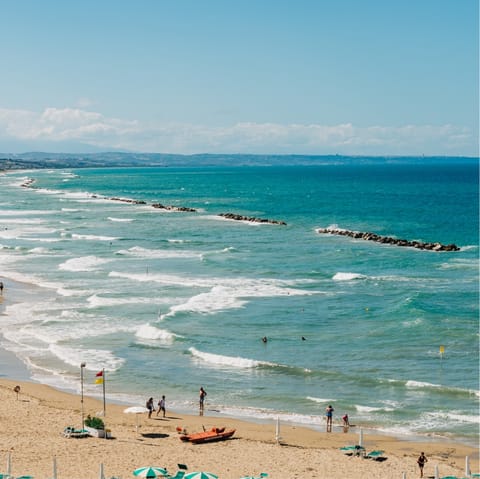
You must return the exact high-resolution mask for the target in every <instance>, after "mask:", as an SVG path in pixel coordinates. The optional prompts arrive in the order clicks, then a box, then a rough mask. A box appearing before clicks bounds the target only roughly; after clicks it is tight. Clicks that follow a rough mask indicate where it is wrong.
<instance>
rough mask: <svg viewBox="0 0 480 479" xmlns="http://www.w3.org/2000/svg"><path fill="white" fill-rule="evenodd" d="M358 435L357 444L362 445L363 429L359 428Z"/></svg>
mask: <svg viewBox="0 0 480 479" xmlns="http://www.w3.org/2000/svg"><path fill="white" fill-rule="evenodd" d="M358 436H359V438H358V445H359V446H360V447H363V429H362V428H360V432H359V433H358Z"/></svg>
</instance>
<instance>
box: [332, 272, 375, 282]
mask: <svg viewBox="0 0 480 479" xmlns="http://www.w3.org/2000/svg"><path fill="white" fill-rule="evenodd" d="M366 278H367V276H365V275H364V274H360V273H335V274H334V275H333V277H332V279H333V281H353V280H356V279H366Z"/></svg>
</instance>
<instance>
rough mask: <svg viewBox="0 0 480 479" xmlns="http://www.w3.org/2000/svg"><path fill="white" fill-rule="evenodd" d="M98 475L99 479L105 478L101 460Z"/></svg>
mask: <svg viewBox="0 0 480 479" xmlns="http://www.w3.org/2000/svg"><path fill="white" fill-rule="evenodd" d="M98 477H99V478H100V479H105V474H104V472H103V462H101V463H100V475H99V476H98Z"/></svg>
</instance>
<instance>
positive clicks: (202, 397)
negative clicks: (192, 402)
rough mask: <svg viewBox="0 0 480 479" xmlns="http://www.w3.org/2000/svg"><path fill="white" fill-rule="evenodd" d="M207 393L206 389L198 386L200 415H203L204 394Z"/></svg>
mask: <svg viewBox="0 0 480 479" xmlns="http://www.w3.org/2000/svg"><path fill="white" fill-rule="evenodd" d="M206 395H207V391H205V389H203V387H201V388H200V415H203V406H204V403H205V396H206Z"/></svg>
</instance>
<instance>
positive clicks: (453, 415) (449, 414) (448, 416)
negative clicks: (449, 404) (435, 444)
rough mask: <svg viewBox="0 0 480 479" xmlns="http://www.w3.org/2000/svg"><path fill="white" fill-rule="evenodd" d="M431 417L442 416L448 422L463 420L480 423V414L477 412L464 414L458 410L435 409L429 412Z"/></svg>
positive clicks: (464, 421)
mask: <svg viewBox="0 0 480 479" xmlns="http://www.w3.org/2000/svg"><path fill="white" fill-rule="evenodd" d="M428 414H429V416H430V417H433V418H441V419H443V420H445V422H447V423H449V424H450V423H455V422H463V423H470V424H480V416H479V415H477V414H475V415H472V414H462V413H460V412H457V411H435V412H430V413H428Z"/></svg>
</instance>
